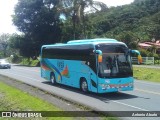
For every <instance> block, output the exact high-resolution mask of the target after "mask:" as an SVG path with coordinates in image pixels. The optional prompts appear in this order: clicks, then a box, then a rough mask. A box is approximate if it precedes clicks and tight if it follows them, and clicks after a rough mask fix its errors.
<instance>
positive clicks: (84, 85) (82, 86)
mask: <svg viewBox="0 0 160 120" xmlns="http://www.w3.org/2000/svg"><path fill="white" fill-rule="evenodd" d="M81 90H82V91H83V92H85V93H86V92H88V84H87V81H86V80H85V79H83V80H82V81H81Z"/></svg>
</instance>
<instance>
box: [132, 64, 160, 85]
mask: <svg viewBox="0 0 160 120" xmlns="http://www.w3.org/2000/svg"><path fill="white" fill-rule="evenodd" d="M133 71H134V72H133V73H134V74H133V75H134V77H135V78H136V79H138V80H147V81H153V82H160V79H159V78H160V74H159V69H154V68H145V67H133Z"/></svg>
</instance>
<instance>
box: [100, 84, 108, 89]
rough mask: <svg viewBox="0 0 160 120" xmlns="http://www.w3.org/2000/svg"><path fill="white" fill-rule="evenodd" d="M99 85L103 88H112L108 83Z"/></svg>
mask: <svg viewBox="0 0 160 120" xmlns="http://www.w3.org/2000/svg"><path fill="white" fill-rule="evenodd" d="M99 86H101V88H102V89H103V90H105V89H110V86H109V85H107V84H99Z"/></svg>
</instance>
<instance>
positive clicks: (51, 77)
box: [50, 73, 56, 85]
mask: <svg viewBox="0 0 160 120" xmlns="http://www.w3.org/2000/svg"><path fill="white" fill-rule="evenodd" d="M50 80H51V83H52V85H55V84H56V78H55V74H54V73H51V75H50Z"/></svg>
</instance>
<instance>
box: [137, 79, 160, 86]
mask: <svg viewBox="0 0 160 120" xmlns="http://www.w3.org/2000/svg"><path fill="white" fill-rule="evenodd" d="M135 82H139V83H143V84H147V85H158V86H160V83H151V82H145V81H138V80H136V81H135Z"/></svg>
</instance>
